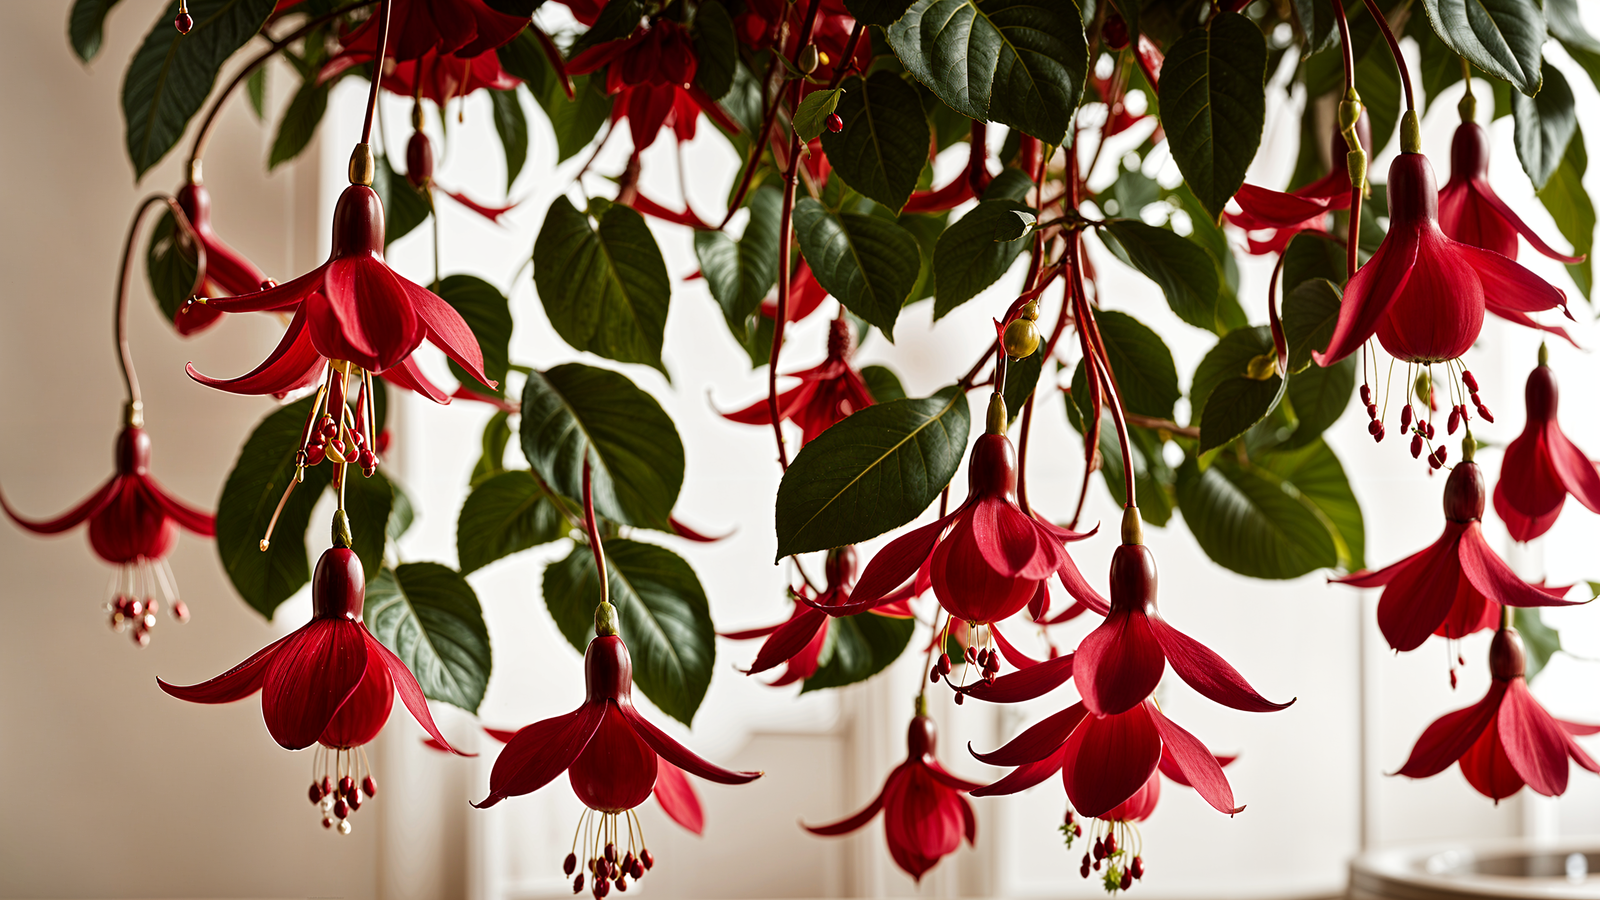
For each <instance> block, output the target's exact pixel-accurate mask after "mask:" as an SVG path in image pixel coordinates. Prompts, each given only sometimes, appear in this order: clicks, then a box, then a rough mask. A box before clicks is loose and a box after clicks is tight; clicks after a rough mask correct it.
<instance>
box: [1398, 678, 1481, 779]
mask: <svg viewBox="0 0 1600 900" xmlns="http://www.w3.org/2000/svg"><path fill="white" fill-rule="evenodd" d="M1505 692H1506V686H1505V682H1501V681H1496V682H1492V683H1490V685H1489V693H1487V694H1485V695H1484V697H1483V699H1482V700H1479V701H1478V702H1477V703H1474V704H1473V705H1471V706H1469V707H1467V708H1465V709H1458V710H1456V711H1455V712H1451V713H1445V714H1444V715H1442V716H1440V717H1439V718H1438V719H1435V720H1434V722H1433V724H1431V725H1429V726H1428V727H1427V729H1425V730H1424V731H1423V732H1422V737H1419V738H1417V745H1416V746H1415V747H1413V748H1411V756H1410V758H1408V759H1407V760H1406V764H1405V765H1403V766H1401V767H1400V770H1399V771H1398V772H1395V774H1396V775H1404V776H1406V777H1407V778H1430V777H1432V776H1434V775H1437V774H1439V773H1440V772H1443V771H1444V770H1445V769H1448V768H1450V765H1451V763H1454V762H1455V761H1456V760H1458V759H1460V758H1461V755H1462V754H1463V753H1466V752H1467V750H1469V749H1471V747H1472V745H1473V743H1474V742H1476V741H1477V740H1478V736H1479V735H1481V734H1483V730H1484V729H1485V728H1488V727H1489V723H1491V722H1493V721H1494V720H1495V716H1496V715H1497V714H1498V713H1499V711H1500V698H1501V697H1503V696H1505Z"/></svg>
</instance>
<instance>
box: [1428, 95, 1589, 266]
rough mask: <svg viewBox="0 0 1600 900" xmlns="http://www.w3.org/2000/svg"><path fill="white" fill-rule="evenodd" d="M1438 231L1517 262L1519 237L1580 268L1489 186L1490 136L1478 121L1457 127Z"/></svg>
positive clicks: (1441, 196)
mask: <svg viewBox="0 0 1600 900" xmlns="http://www.w3.org/2000/svg"><path fill="white" fill-rule="evenodd" d="M1439 227H1440V228H1441V229H1443V230H1444V233H1445V234H1447V235H1449V236H1450V237H1451V238H1452V239H1454V240H1457V241H1460V242H1461V243H1463V244H1471V245H1472V246H1474V247H1482V248H1483V249H1485V250H1492V251H1494V252H1495V253H1498V254H1500V255H1501V256H1504V257H1506V258H1507V259H1516V258H1517V235H1519V234H1520V235H1522V236H1523V237H1525V238H1527V239H1528V243H1529V244H1531V245H1532V246H1533V249H1535V250H1537V251H1538V252H1540V253H1542V254H1544V255H1545V256H1548V257H1550V258H1551V259H1553V260H1556V261H1557V262H1563V263H1567V264H1569V265H1570V264H1575V263H1581V262H1583V260H1584V257H1582V256H1565V255H1563V254H1560V253H1557V252H1556V251H1555V250H1554V249H1552V248H1551V246H1550V245H1549V244H1547V243H1545V242H1544V240H1543V239H1542V238H1540V237H1539V236H1538V235H1537V234H1535V233H1534V231H1533V229H1532V228H1529V227H1528V223H1526V222H1524V221H1522V218H1521V217H1520V216H1518V215H1517V214H1516V213H1514V212H1512V211H1511V207H1509V206H1507V205H1506V203H1505V201H1504V200H1501V199H1500V197H1499V195H1498V194H1496V193H1495V192H1494V188H1493V187H1492V186H1490V184H1489V134H1488V132H1486V131H1484V130H1483V126H1481V125H1479V124H1478V123H1476V122H1470V121H1468V122H1462V123H1461V124H1460V125H1458V126H1456V134H1455V137H1454V138H1452V139H1451V141H1450V180H1449V181H1447V182H1445V186H1444V187H1443V188H1441V189H1440V190H1439Z"/></svg>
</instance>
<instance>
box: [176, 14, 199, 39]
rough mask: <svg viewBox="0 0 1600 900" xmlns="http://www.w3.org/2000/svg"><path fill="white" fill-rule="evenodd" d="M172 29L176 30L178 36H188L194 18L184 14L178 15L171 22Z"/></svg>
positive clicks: (192, 26)
mask: <svg viewBox="0 0 1600 900" xmlns="http://www.w3.org/2000/svg"><path fill="white" fill-rule="evenodd" d="M172 27H174V28H176V29H178V33H179V34H188V33H189V30H190V29H192V28H194V17H193V16H191V15H189V14H188V13H186V12H181V13H178V17H177V18H176V19H173V20H172Z"/></svg>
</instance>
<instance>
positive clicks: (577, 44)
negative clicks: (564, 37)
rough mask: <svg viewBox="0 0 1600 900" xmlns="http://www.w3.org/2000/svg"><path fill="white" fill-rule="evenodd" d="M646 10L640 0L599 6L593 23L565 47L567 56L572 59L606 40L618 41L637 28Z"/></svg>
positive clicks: (621, 0)
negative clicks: (598, 14)
mask: <svg viewBox="0 0 1600 900" xmlns="http://www.w3.org/2000/svg"><path fill="white" fill-rule="evenodd" d="M645 13H646V10H645V8H644V4H643V3H642V2H640V0H617V2H616V3H607V4H605V5H604V6H602V7H601V8H600V16H599V17H598V18H596V19H595V21H594V24H593V25H591V26H589V28H588V29H587V30H585V31H584V32H583V33H582V34H581V35H579V36H578V39H577V40H576V41H574V42H573V43H572V46H571V47H568V48H567V58H568V59H572V58H573V57H575V56H577V55H578V54H579V53H582V52H583V51H585V50H587V49H589V48H590V47H596V46H599V45H600V44H604V43H605V42H607V41H618V40H621V39H623V38H625V37H628V36H629V35H631V34H633V33H634V31H636V30H638V28H639V20H640V19H643V18H644V16H645Z"/></svg>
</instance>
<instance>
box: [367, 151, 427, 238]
mask: <svg viewBox="0 0 1600 900" xmlns="http://www.w3.org/2000/svg"><path fill="white" fill-rule="evenodd" d="M377 162H378V168H377V171H376V172H375V173H374V175H373V179H372V190H373V191H374V192H376V193H377V195H378V199H379V200H380V201H382V203H383V220H384V222H383V224H384V233H383V246H384V247H385V249H387V248H388V246H389V245H390V244H393V243H394V242H395V241H398V240H400V239H401V238H403V237H405V236H406V235H408V234H410V233H411V232H412V231H414V230H415V229H416V227H417V226H418V225H421V224H422V223H423V222H426V221H427V220H428V216H430V215H432V210H431V209H430V208H429V207H428V198H427V197H424V196H423V195H422V192H421V191H418V190H417V189H416V188H414V187H412V186H411V182H409V181H407V180H406V177H405V176H404V175H401V174H400V173H398V172H396V171H395V170H394V168H393V167H391V166H390V165H389V157H387V156H382V155H380V156H379V157H378V159H377Z"/></svg>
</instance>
